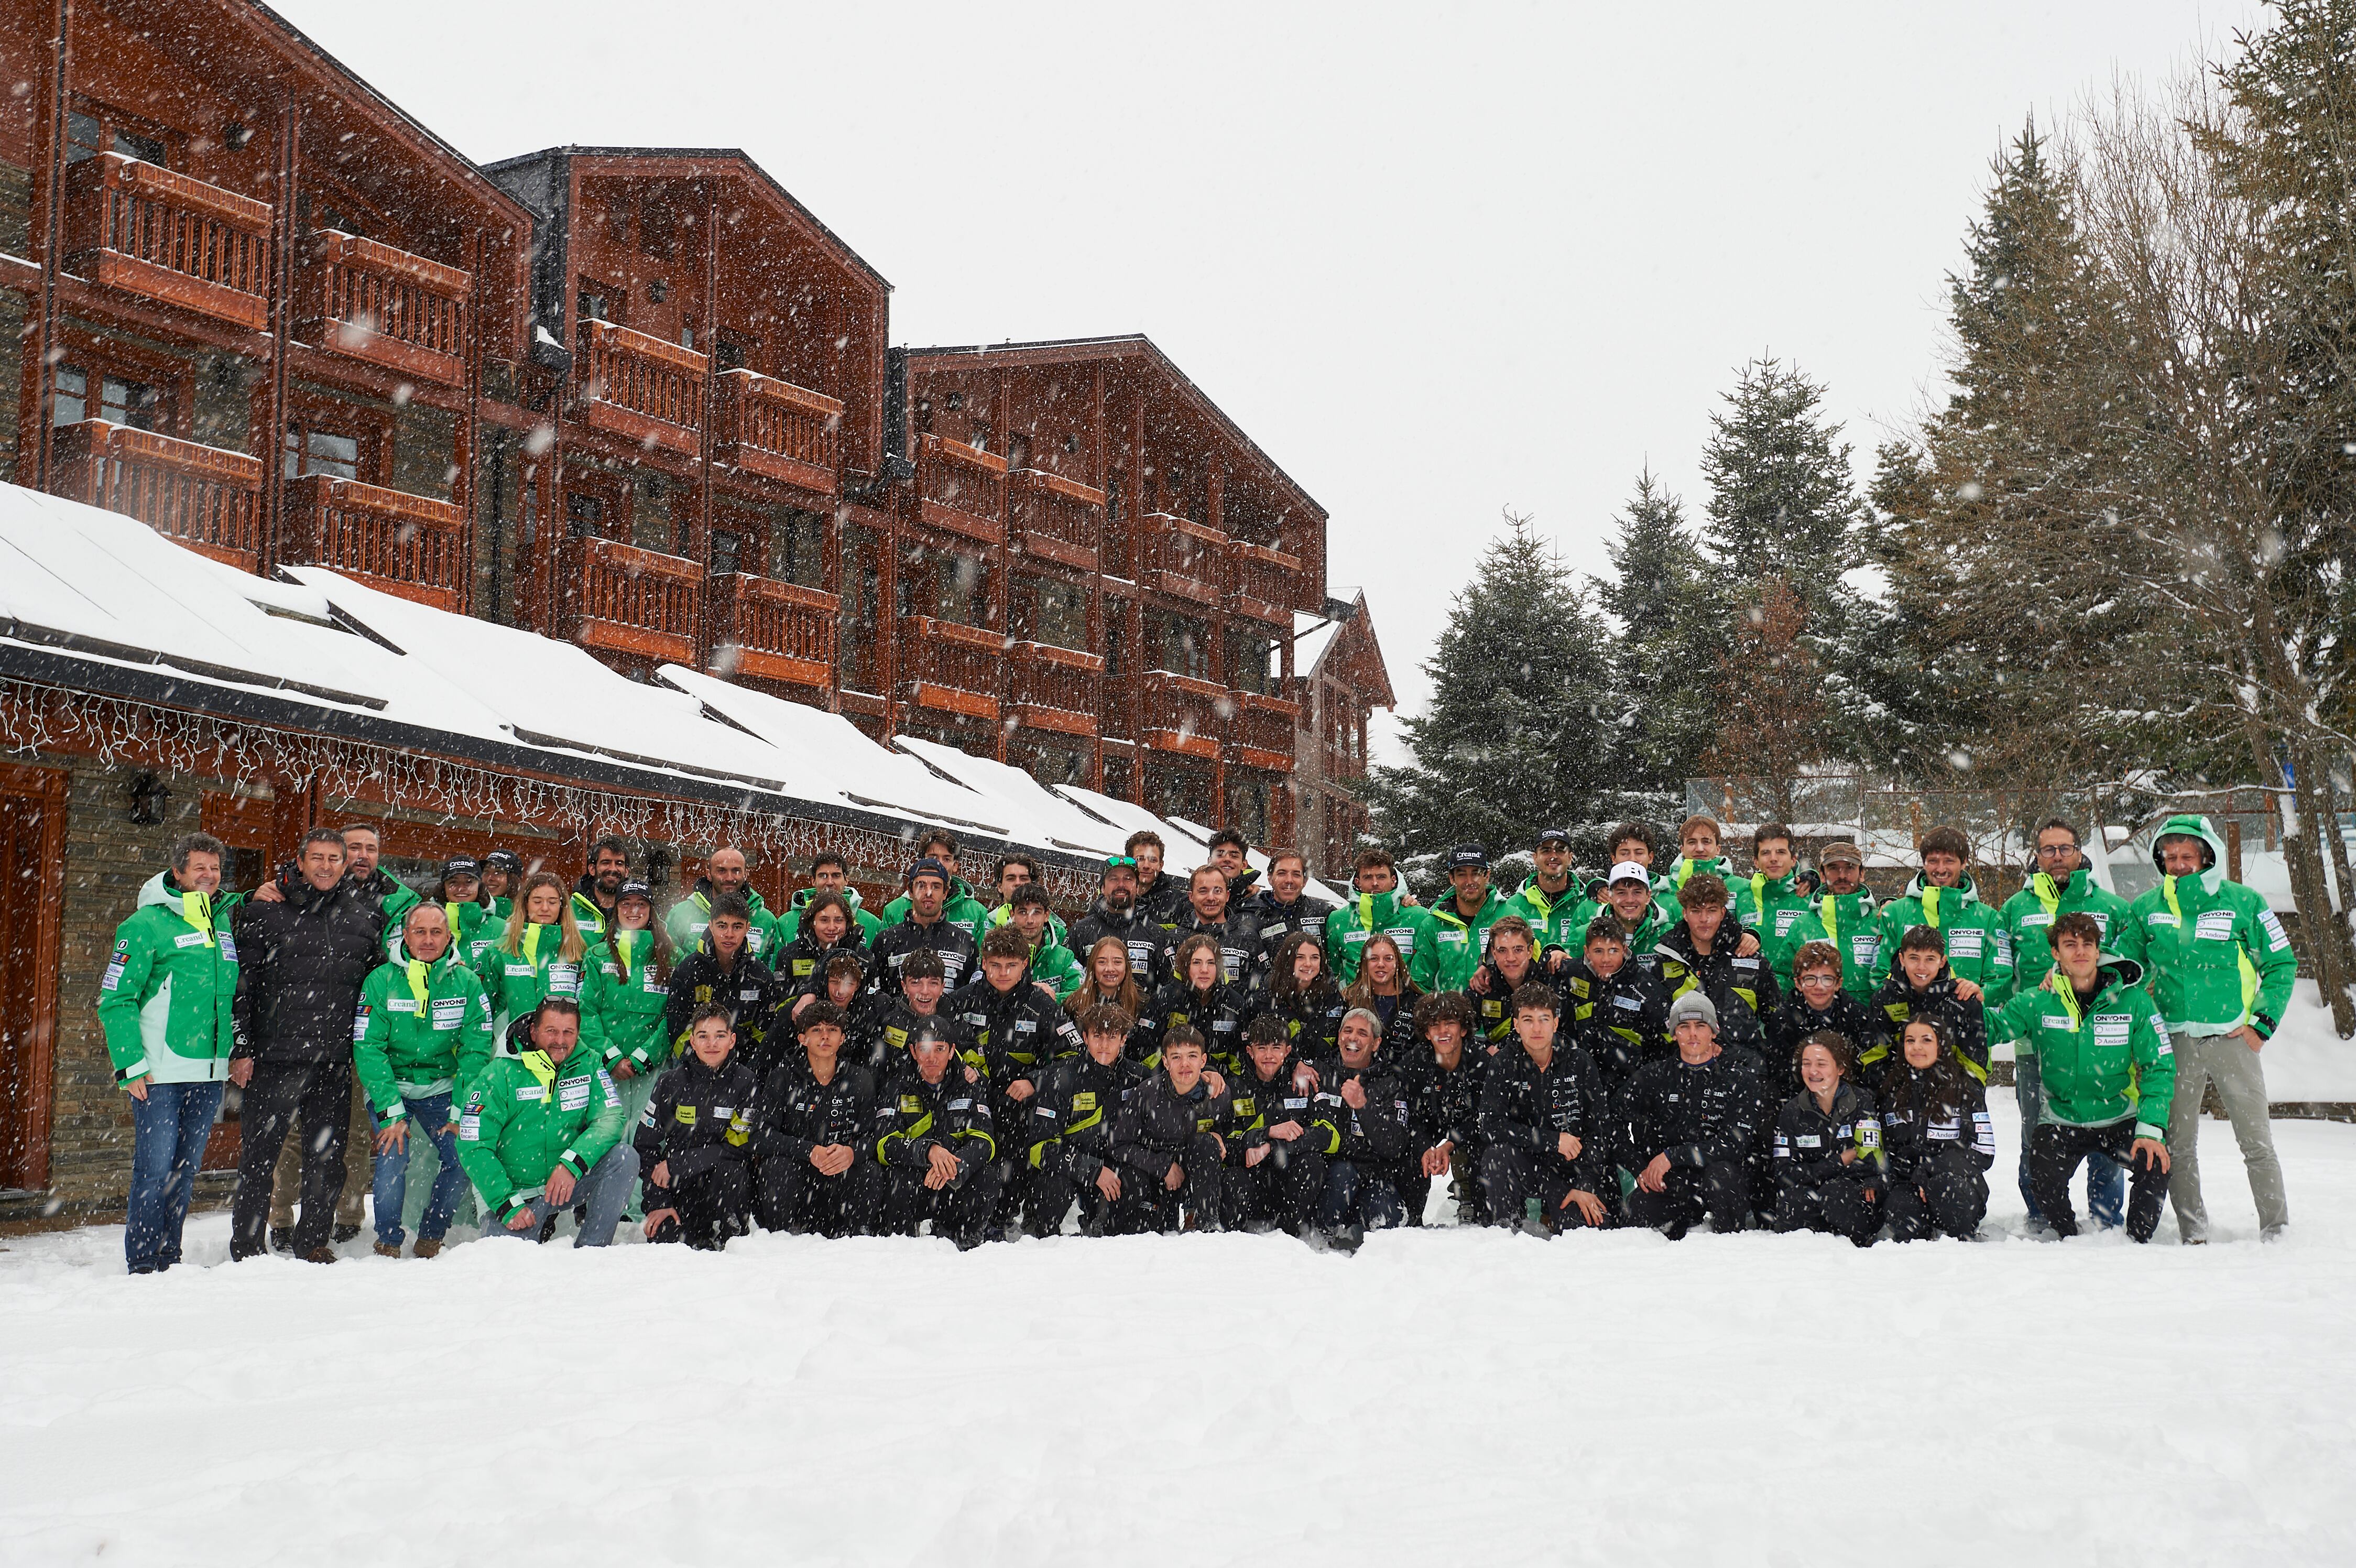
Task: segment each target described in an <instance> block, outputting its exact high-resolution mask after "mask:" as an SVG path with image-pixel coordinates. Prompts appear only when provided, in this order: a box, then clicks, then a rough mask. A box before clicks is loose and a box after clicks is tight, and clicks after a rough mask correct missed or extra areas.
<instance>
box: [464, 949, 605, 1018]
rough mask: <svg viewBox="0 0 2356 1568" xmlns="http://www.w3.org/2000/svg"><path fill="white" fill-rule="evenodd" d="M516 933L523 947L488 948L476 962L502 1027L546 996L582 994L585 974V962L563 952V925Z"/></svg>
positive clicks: (479, 974)
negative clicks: (565, 957)
mask: <svg viewBox="0 0 2356 1568" xmlns="http://www.w3.org/2000/svg"><path fill="white" fill-rule="evenodd" d="M516 935H517V941H516V946H517V948H518V950H517V951H515V952H509V951H508V950H507V949H505V948H503V947H488V948H485V949H484V950H483V956H482V957H481V958H480V959H479V960H477V961H476V965H475V978H476V979H477V980H479V981H481V982H482V983H483V992H484V994H485V995H487V996H488V997H489V998H490V999H491V1015H492V1017H493V1018H494V1019H495V1020H496V1021H497V1026H498V1028H500V1029H502V1030H504V1029H505V1028H506V1027H507V1026H508V1024H509V1021H510V1020H512V1019H516V1018H520V1017H522V1016H523V1015H525V1014H527V1013H529V1012H530V1011H531V1010H532V1009H533V1008H535V1007H537V1006H539V1005H540V1004H541V998H543V997H548V996H574V997H577V996H579V995H580V994H581V985H582V982H583V980H584V975H583V973H582V968H583V964H581V963H567V962H565V961H564V960H563V959H562V957H560V956H559V954H560V953H561V952H562V949H563V946H564V928H563V927H562V926H533V925H528V926H526V927H524V929H522V930H521V931H519V932H518V933H517V934H516ZM583 937H584V940H587V941H588V943H589V945H590V946H591V947H592V948H594V947H595V946H596V945H597V940H596V939H594V938H590V937H589V936H588V934H587V933H586V932H584V933H583ZM584 962H585V959H584Z"/></svg>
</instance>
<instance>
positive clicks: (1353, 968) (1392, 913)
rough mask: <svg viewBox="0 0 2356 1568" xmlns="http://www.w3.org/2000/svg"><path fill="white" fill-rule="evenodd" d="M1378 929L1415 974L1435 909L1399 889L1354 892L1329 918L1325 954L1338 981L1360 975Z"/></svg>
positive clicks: (1340, 982) (1346, 982) (1344, 983)
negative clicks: (1406, 900) (1409, 900)
mask: <svg viewBox="0 0 2356 1568" xmlns="http://www.w3.org/2000/svg"><path fill="white" fill-rule="evenodd" d="M1502 912H1503V911H1500V913H1502ZM1376 931H1380V932H1382V933H1383V934H1384V935H1385V936H1387V937H1389V938H1390V939H1391V940H1393V941H1395V942H1397V943H1398V947H1399V959H1400V961H1401V962H1402V963H1403V964H1404V966H1405V968H1406V971H1407V973H1408V976H1410V977H1412V976H1413V975H1414V973H1415V962H1416V958H1417V955H1418V954H1419V952H1421V951H1422V950H1423V949H1424V948H1425V947H1428V946H1429V945H1430V941H1431V933H1432V925H1431V911H1430V910H1429V909H1426V908H1422V907H1421V906H1420V905H1415V904H1402V903H1400V902H1399V901H1398V894H1397V893H1396V892H1391V893H1353V894H1352V895H1351V896H1350V901H1349V902H1348V903H1346V904H1344V905H1343V906H1342V907H1341V908H1338V909H1336V910H1334V911H1333V913H1332V914H1330V915H1328V916H1326V917H1325V957H1326V961H1328V962H1329V963H1330V964H1332V966H1333V976H1334V980H1335V983H1337V984H1341V985H1347V984H1349V983H1351V982H1352V981H1354V980H1355V979H1357V978H1358V954H1359V953H1361V952H1363V951H1364V950H1365V946H1366V939H1367V938H1368V937H1371V936H1373V935H1374V934H1375V933H1376Z"/></svg>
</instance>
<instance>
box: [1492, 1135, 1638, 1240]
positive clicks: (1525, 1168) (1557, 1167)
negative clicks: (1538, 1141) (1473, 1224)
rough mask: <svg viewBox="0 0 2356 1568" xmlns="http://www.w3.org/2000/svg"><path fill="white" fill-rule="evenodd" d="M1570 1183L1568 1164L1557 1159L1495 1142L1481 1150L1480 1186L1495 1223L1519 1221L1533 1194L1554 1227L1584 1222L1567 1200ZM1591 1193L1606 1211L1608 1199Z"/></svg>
mask: <svg viewBox="0 0 2356 1568" xmlns="http://www.w3.org/2000/svg"><path fill="white" fill-rule="evenodd" d="M1570 1184H1571V1171H1570V1167H1569V1165H1565V1164H1563V1162H1562V1161H1560V1160H1558V1159H1540V1158H1539V1157H1538V1156H1537V1155H1532V1154H1530V1153H1529V1152H1528V1151H1526V1150H1524V1149H1508V1148H1505V1147H1502V1146H1501V1145H1498V1144H1490V1145H1489V1146H1488V1147H1487V1148H1486V1149H1483V1151H1482V1152H1481V1186H1482V1187H1483V1189H1484V1190H1486V1192H1487V1193H1488V1195H1489V1213H1490V1215H1491V1216H1492V1217H1493V1220H1492V1222H1493V1223H1494V1224H1498V1225H1517V1224H1519V1223H1520V1222H1521V1221H1522V1219H1523V1218H1524V1216H1525V1215H1526V1213H1527V1212H1528V1208H1529V1201H1530V1199H1532V1198H1534V1197H1535V1198H1537V1200H1538V1212H1539V1213H1540V1214H1543V1215H1545V1216H1546V1217H1547V1219H1551V1220H1552V1221H1554V1224H1555V1228H1556V1229H1557V1230H1569V1229H1570V1228H1571V1227H1573V1226H1578V1225H1584V1224H1586V1223H1587V1216H1585V1215H1584V1214H1581V1213H1580V1211H1579V1206H1578V1205H1577V1204H1574V1203H1570V1202H1569V1198H1570V1193H1571V1185H1570ZM1594 1196H1595V1197H1598V1198H1603V1199H1604V1203H1605V1208H1606V1209H1607V1210H1608V1209H1609V1208H1610V1199H1609V1198H1605V1197H1604V1194H1602V1193H1600V1192H1599V1193H1597V1194H1595V1195H1594Z"/></svg>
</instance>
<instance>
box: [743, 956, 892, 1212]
mask: <svg viewBox="0 0 2356 1568" xmlns="http://www.w3.org/2000/svg"><path fill="white" fill-rule="evenodd" d="M843 1024H844V1019H843V1015H842V1009H841V1008H840V1007H838V1006H836V1005H835V1004H833V1003H831V1002H813V1003H811V1004H809V1006H808V1007H807V1008H805V1009H803V1012H802V1017H801V1047H802V1048H801V1053H800V1059H795V1058H792V1057H788V1058H787V1060H785V1061H784V1062H782V1063H780V1064H779V1065H778V1066H777V1068H776V1069H775V1070H774V1071H772V1072H771V1073H770V1074H769V1080H768V1083H767V1084H766V1086H765V1087H764V1088H763V1089H762V1090H761V1103H760V1111H759V1113H758V1115H757V1117H756V1118H755V1133H754V1145H753V1152H754V1155H755V1158H757V1159H758V1160H759V1161H760V1176H761V1179H760V1192H759V1197H758V1199H757V1202H756V1212H758V1214H759V1215H760V1218H761V1229H762V1230H792V1231H795V1232H797V1233H807V1232H809V1231H812V1230H815V1231H817V1232H819V1234H821V1235H825V1236H835V1237H841V1236H864V1235H866V1234H868V1233H869V1232H870V1231H872V1230H874V1229H875V1219H876V1214H877V1211H878V1209H879V1208H880V1207H881V1205H882V1203H883V1166H882V1165H878V1164H877V1163H876V1162H875V1148H874V1144H875V1115H876V1105H875V1074H874V1071H873V1069H870V1068H866V1067H854V1066H851V1064H849V1063H846V1062H844V1061H843V1060H842V1044H843Z"/></svg>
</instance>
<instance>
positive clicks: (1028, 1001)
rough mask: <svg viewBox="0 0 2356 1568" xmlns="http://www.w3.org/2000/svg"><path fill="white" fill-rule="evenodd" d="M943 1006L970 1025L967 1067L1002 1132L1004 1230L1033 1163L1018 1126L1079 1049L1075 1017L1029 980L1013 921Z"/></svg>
mask: <svg viewBox="0 0 2356 1568" xmlns="http://www.w3.org/2000/svg"><path fill="white" fill-rule="evenodd" d="M941 1010H942V1011H943V1012H945V1013H947V1014H948V1015H949V1016H950V1017H952V1018H955V1019H956V1020H957V1021H958V1023H960V1024H962V1025H964V1026H965V1027H966V1032H967V1034H968V1035H969V1036H971V1037H972V1042H973V1043H972V1045H971V1047H969V1049H968V1050H967V1051H966V1053H965V1062H966V1065H967V1066H969V1067H975V1068H980V1069H981V1073H982V1076H983V1077H984V1078H985V1079H988V1080H989V1084H990V1113H991V1119H992V1120H993V1121H994V1122H995V1123H996V1124H997V1125H998V1126H999V1127H1001V1128H1002V1129H1004V1131H1005V1133H1006V1146H1005V1147H1004V1149H1003V1150H1001V1154H1000V1158H999V1177H1000V1180H1001V1182H1002V1183H1003V1184H1004V1185H1003V1186H1002V1187H1001V1191H1000V1195H999V1212H998V1214H997V1215H996V1216H995V1217H994V1218H993V1219H992V1221H991V1223H992V1225H993V1227H995V1228H998V1229H1001V1230H1002V1229H1003V1228H1004V1227H1005V1225H1006V1224H1007V1223H1009V1221H1010V1220H1011V1219H1012V1213H1013V1210H1014V1209H1015V1208H1019V1207H1020V1206H1021V1205H1022V1204H1023V1201H1024V1200H1025V1199H1027V1198H1028V1197H1030V1194H1031V1182H1032V1177H1033V1174H1034V1171H1033V1166H1032V1165H1030V1163H1029V1162H1028V1160H1027V1159H1025V1158H1024V1155H1025V1154H1026V1152H1027V1151H1026V1150H1024V1149H1023V1148H1020V1147H1017V1146H1016V1144H1017V1142H1018V1139H1019V1137H1020V1133H1019V1132H1018V1129H1020V1128H1022V1126H1023V1122H1024V1119H1025V1118H1026V1117H1027V1116H1028V1114H1029V1112H1031V1110H1032V1105H1031V1101H1033V1099H1035V1098H1036V1097H1037V1095H1038V1093H1039V1089H1040V1085H1041V1084H1042V1082H1043V1081H1044V1079H1045V1078H1046V1076H1047V1068H1048V1065H1049V1064H1050V1063H1052V1062H1054V1061H1055V1060H1057V1059H1058V1058H1064V1057H1073V1056H1077V1055H1078V1054H1079V1053H1080V1050H1081V1046H1080V1034H1079V1031H1078V1030H1077V1029H1076V1028H1074V1027H1073V1026H1072V1020H1071V1015H1069V1014H1067V1013H1066V1012H1065V1011H1064V1010H1063V1009H1062V1008H1061V1007H1059V1006H1057V1005H1056V1004H1055V1000H1054V999H1053V998H1052V997H1050V996H1048V995H1047V994H1045V993H1043V992H1042V991H1041V990H1040V989H1039V988H1038V987H1037V986H1036V985H1033V984H1032V983H1031V944H1030V943H1029V942H1027V941H1025V940H1023V933H1022V932H1020V931H1018V930H1016V929H1014V928H1013V927H1012V926H1000V927H998V928H997V929H994V930H992V931H991V933H990V935H988V936H987V937H985V938H983V939H982V942H981V973H980V976H979V977H977V978H976V979H973V980H970V981H969V982H967V983H965V984H963V985H960V986H958V988H957V989H956V990H955V991H953V992H951V993H949V995H948V1000H947V1001H946V1002H944V1003H943V1004H941Z"/></svg>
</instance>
